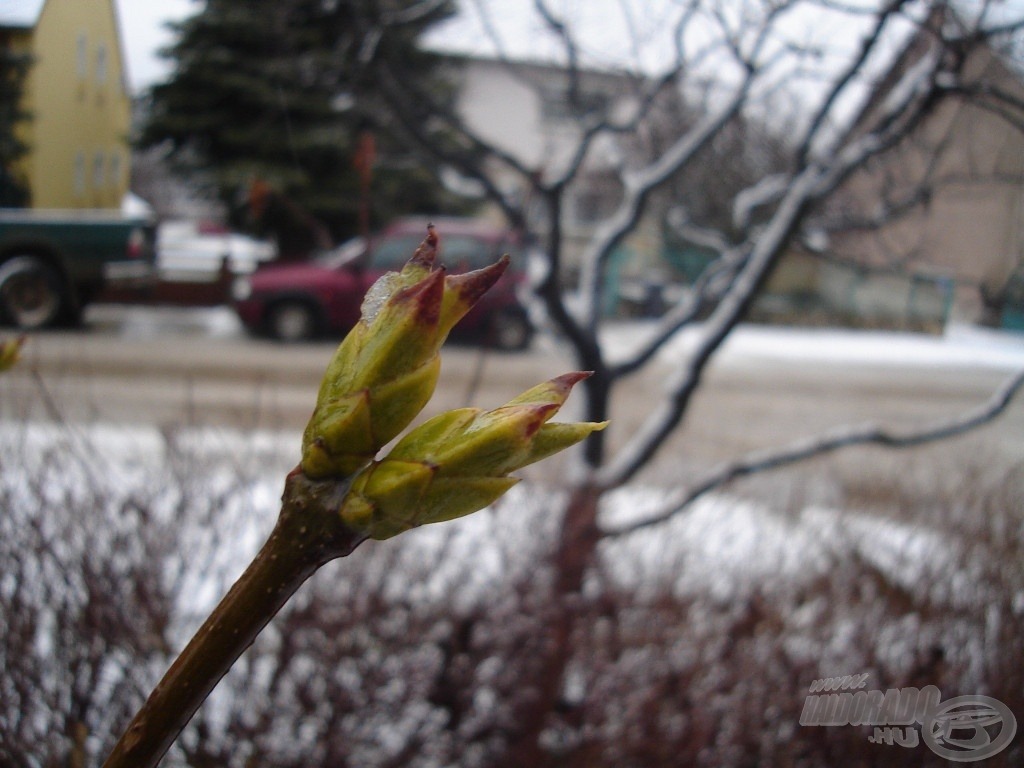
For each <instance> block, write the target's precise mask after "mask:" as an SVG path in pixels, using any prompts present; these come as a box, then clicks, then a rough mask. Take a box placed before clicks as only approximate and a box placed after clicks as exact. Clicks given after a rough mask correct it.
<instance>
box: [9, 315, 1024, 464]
mask: <svg viewBox="0 0 1024 768" xmlns="http://www.w3.org/2000/svg"><path fill="white" fill-rule="evenodd" d="M334 348H335V343H333V342H322V343H311V344H302V345H295V346H286V345H281V344H278V343H275V342H271V341H264V340H256V339H251V338H248V337H246V335H245V334H244V333H243V332H242V331H241V330H240V328H239V327H238V325H237V323H236V322H235V321H234V319H233V317H232V316H231V315H230V313H229V312H227V311H226V310H218V309H215V310H202V311H195V310H191V311H184V310H174V309H154V308H130V307H116V306H98V307H95V308H92V309H90V312H89V314H88V315H87V317H86V326H85V328H83V329H80V330H74V331H53V332H47V333H40V334H36V335H34V336H33V337H32V338H31V339H30V341H29V343H28V344H27V346H26V348H25V352H24V362H23V363H22V364H21V365H19V366H18V367H17V368H16V369H15V370H14V371H13V372H11V373H9V374H7V375H6V376H5V377H4V378H3V380H2V381H0V412H2V413H3V414H4V418H17V419H25V420H46V419H52V418H54V417H58V418H61V419H65V420H69V421H75V422H89V423H95V422H100V423H108V422H111V423H119V424H147V425H156V426H158V427H167V426H172V425H223V426H231V427H238V428H242V429H261V430H281V431H287V432H297V431H300V430H301V429H302V427H303V426H304V424H305V421H306V419H307V418H308V416H309V413H310V410H311V409H312V407H313V403H314V401H315V395H316V390H317V386H318V384H319V381H320V377H321V375H322V373H323V371H324V368H325V366H326V365H327V362H328V361H329V360H330V358H331V355H332V353H333V351H334ZM443 360H444V363H443V372H442V378H441V381H440V383H439V386H438V391H437V394H436V396H435V399H434V401H433V402H432V403H431V405H430V406H429V407H428V411H427V412H426V414H427V415H429V414H430V413H434V412H437V411H438V410H441V409H448V408H454V407H460V406H464V405H477V406H484V407H493V406H494V405H498V404H500V403H502V402H504V401H505V400H507V399H509V398H510V397H512V396H513V395H515V394H517V393H518V392H520V391H522V390H523V389H525V388H527V387H529V386H531V385H532V384H534V383H536V382H539V381H542V380H543V379H545V378H548V377H550V376H553V375H556V374H559V373H562V372H564V371H566V370H570V369H572V368H573V367H574V365H573V362H572V357H571V355H570V354H569V352H568V350H567V349H565V348H563V347H561V346H560V345H559V344H557V343H556V342H554V341H553V340H551V339H549V338H539V339H538V340H537V341H536V343H535V344H534V346H533V348H532V349H531V350H530V351H529V352H526V353H520V354H499V353H485V352H482V351H481V350H478V349H474V348H471V347H458V346H452V347H449V348H447V349H446V350H445V353H444V356H443ZM671 370H672V368H671V365H670V364H669V363H667V362H662V361H659V362H656V363H655V364H654V365H653V366H652V367H651V369H650V370H648V371H647V372H645V373H644V374H642V375H638V376H635V377H632V378H630V379H628V380H626V381H625V382H623V384H622V385H621V386H620V387H619V388H618V391H617V393H616V396H615V400H614V403H613V413H612V416H613V424H612V427H611V429H610V431H609V435H608V439H609V444H610V446H611V447H612V449H613V450H614V449H615V448H617V447H618V446H621V445H622V444H623V443H624V442H625V441H626V440H627V439H628V438H629V436H630V435H631V434H633V433H634V432H635V431H636V430H637V429H638V428H639V427H640V425H641V423H642V421H643V419H644V417H645V416H646V415H647V413H648V411H649V410H650V408H651V406H652V404H654V403H655V402H657V401H658V400H659V399H660V397H661V394H662V391H663V389H664V387H665V381H666V379H667V377H668V376H669V375H670V374H671ZM1007 375H1008V373H1007V371H1000V370H993V369H983V368H964V367H936V366H929V367H922V366H910V365H908V366H905V367H901V366H893V365H891V364H890V365H886V366H884V367H883V366H866V365H862V364H843V363H841V362H832V363H827V364H817V365H809V364H808V363H807V362H806V361H800V360H784V359H772V358H770V357H765V358H758V357H756V356H740V357H735V356H734V357H733V358H730V359H728V360H726V361H725V362H723V363H720V364H715V365H713V366H712V367H711V369H710V370H709V372H708V374H707V376H706V377H705V383H704V386H703V388H702V390H701V392H700V393H699V395H698V396H697V398H696V400H695V402H694V404H693V407H692V409H691V410H690V412H689V413H688V416H687V419H686V421H685V423H684V425H683V426H684V429H682V430H680V432H679V434H678V435H677V436H676V437H675V438H674V439H673V440H672V442H671V443H670V444H669V445H668V446H667V447H666V448H665V449H664V450H663V451H661V452H660V453H659V455H658V457H657V458H656V460H655V461H654V462H653V464H652V466H651V470H650V473H653V474H652V476H656V477H660V478H665V477H675V476H677V474H678V472H679V467H680V466H681V465H686V466H688V467H697V466H703V465H706V464H708V463H712V462H716V461H720V460H723V459H726V458H729V457H732V456H735V455H736V454H737V453H742V452H746V451H749V450H753V449H758V448H763V447H767V446H770V445H776V444H779V443H780V442H784V441H789V440H792V439H795V438H798V437H801V436H805V435H810V434H815V433H817V432H818V431H820V430H823V429H828V428H831V427H834V426H835V425H838V424H844V423H850V422H856V423H861V422H864V421H869V420H870V421H878V422H880V423H884V424H895V425H906V426H911V425H914V424H919V423H923V422H925V421H928V420H932V419H937V418H941V417H943V416H948V415H951V414H953V413H957V412H960V411H964V410H967V409H970V408H972V407H975V406H977V405H979V404H980V403H981V402H983V401H984V400H986V399H987V398H988V397H989V395H990V394H991V393H992V392H993V391H994V390H995V388H996V387H997V386H998V385H999V383H1000V382H1001V381H1003V380H1004V379H1005V378H1006V376H1007ZM574 402H575V403H576V404H579V403H582V398H580V397H577V398H574V400H573V401H570V406H568V407H567V408H566V412H565V413H566V415H567V416H568V417H569V418H574V417H577V416H579V415H580V414H579V413H578V412H576V413H574V412H573V403H574ZM1022 435H1024V402H1018V403H1015V404H1014V405H1013V406H1012V407H1011V409H1010V411H1009V412H1008V413H1007V414H1006V415H1005V416H1004V417H1003V418H1002V419H1001V420H1000V421H999V422H998V423H997V424H996V425H994V426H993V427H989V428H987V429H986V430H985V431H984V432H982V433H979V434H978V436H976V437H974V438H972V439H973V440H974V441H975V442H974V443H971V445H973V446H974V448H973V450H985V451H990V452H992V453H993V455H995V456H999V457H1002V459H1003V460H1006V461H1008V462H1014V461H1017V462H1019V460H1020V458H1021V457H1024V438H1022V437H1021V436H1022ZM963 446H964V444H963V443H960V444H958V446H955V447H954V448H955V450H963Z"/></svg>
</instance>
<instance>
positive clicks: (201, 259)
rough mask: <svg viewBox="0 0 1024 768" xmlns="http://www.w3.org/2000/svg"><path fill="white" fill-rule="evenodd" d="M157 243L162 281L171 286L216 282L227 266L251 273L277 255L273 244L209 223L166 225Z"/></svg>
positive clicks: (234, 272) (237, 272)
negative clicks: (173, 284)
mask: <svg viewBox="0 0 1024 768" xmlns="http://www.w3.org/2000/svg"><path fill="white" fill-rule="evenodd" d="M156 243H157V269H158V270H159V274H160V279H161V280H162V281H164V282H169V283H212V282H216V281H217V280H218V279H219V277H220V274H221V271H222V270H223V269H224V268H225V267H226V268H227V269H228V270H230V272H231V273H232V274H248V273H249V272H253V271H254V270H255V269H256V267H257V266H259V265H260V264H261V263H264V262H269V261H273V259H274V257H275V256H276V255H277V254H276V251H275V249H274V246H273V244H272V243H268V242H265V241H263V240H256V239H255V238H252V237H248V236H246V235H242V234H239V233H237V232H232V231H231V230H230V229H228V228H227V227H225V226H223V225H219V224H213V223H209V222H196V221H165V222H162V223H161V224H160V226H159V228H158V229H157V240H156Z"/></svg>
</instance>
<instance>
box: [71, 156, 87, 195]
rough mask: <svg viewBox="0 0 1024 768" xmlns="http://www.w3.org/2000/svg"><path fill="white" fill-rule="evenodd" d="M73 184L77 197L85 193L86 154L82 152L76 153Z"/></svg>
mask: <svg viewBox="0 0 1024 768" xmlns="http://www.w3.org/2000/svg"><path fill="white" fill-rule="evenodd" d="M72 184H73V186H74V191H75V196H76V197H81V196H82V195H84V194H85V155H84V154H83V153H82V152H78V153H77V154H76V155H75V173H74V179H73V181H72Z"/></svg>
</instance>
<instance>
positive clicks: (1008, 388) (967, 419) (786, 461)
mask: <svg viewBox="0 0 1024 768" xmlns="http://www.w3.org/2000/svg"><path fill="white" fill-rule="evenodd" d="M1022 387H1024V371H1020V372H1018V373H1017V374H1015V375H1014V376H1012V377H1010V378H1009V379H1008V380H1007V381H1006V382H1005V383H1004V384H1003V385H1002V386H1001V387H1000V388H999V389H998V390H997V391H996V392H995V393H994V394H993V395H992V397H991V398H990V399H989V400H988V402H986V403H984V404H983V405H982V406H980V407H978V408H976V409H974V410H971V411H968V412H967V413H964V414H961V415H960V416H956V417H954V418H951V419H943V420H940V421H938V422H936V423H934V424H930V425H928V426H925V427H922V428H920V429H915V430H909V431H903V432H900V431H893V430H889V429H886V428H884V427H879V426H877V425H865V426H857V427H842V428H840V429H838V430H836V431H835V432H832V433H830V434H826V435H821V436H818V437H813V438H808V439H805V440H799V441H797V442H795V443H793V444H791V445H789V446H787V447H784V448H780V449H770V450H767V451H758V452H755V453H752V454H750V455H748V456H745V457H743V458H740V459H737V460H735V461H731V462H727V463H725V464H723V465H721V466H719V467H718V468H717V469H714V470H712V471H711V472H710V473H708V475H707V476H706V477H704V478H703V479H702V480H700V481H698V482H697V483H695V484H694V485H692V486H691V487H689V488H684V489H680V490H679V491H678V492H677V493H675V494H673V496H672V498H671V499H670V500H669V501H668V502H666V503H665V504H664V505H663V506H662V508H661V509H659V510H657V511H655V512H653V513H651V514H648V515H647V516H645V517H644V518H643V519H641V520H636V521H633V522H630V523H626V524H624V525H621V526H618V527H608V528H604V529H603V534H604V536H606V537H615V536H623V535H626V534H630V533H635V532H637V531H640V530H643V529H645V528H650V527H652V526H656V525H660V524H662V523H665V522H667V521H668V520H670V519H671V518H673V517H674V516H675V515H677V514H679V513H680V512H682V511H683V510H684V509H685V508H686V507H688V506H689V505H690V504H692V503H693V502H694V501H696V500H697V499H699V498H700V497H701V496H704V495H705V494H707V493H709V492H711V491H714V490H716V489H718V488H721V487H722V486H724V485H726V484H727V483H729V482H731V481H732V480H735V479H737V478H740V477H745V476H748V475H753V474H758V473H761V472H767V471H769V470H772V469H778V468H780V467H785V466H789V465H791V464H796V463H798V462H802V461H807V460H808V459H812V458H815V457H817V456H822V455H825V454H828V453H832V452H833V451H837V450H839V449H841V448H847V447H850V446H855V445H878V446H882V447H885V448H912V447H915V446H919V445H924V444H926V443H933V442H936V441H939V440H945V439H947V438H951V437H956V436H958V435H962V434H965V433H967V432H970V431H972V430H975V429H978V428H979V427H982V426H984V425H986V424H988V423H989V422H991V421H992V420H993V419H995V418H996V417H997V416H999V415H1000V414H1001V413H1003V411H1005V410H1006V408H1007V407H1008V406H1009V405H1010V403H1011V402H1012V401H1013V399H1014V397H1015V396H1016V395H1017V393H1018V392H1019V391H1020V390H1021V388H1022Z"/></svg>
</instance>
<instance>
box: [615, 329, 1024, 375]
mask: <svg viewBox="0 0 1024 768" xmlns="http://www.w3.org/2000/svg"><path fill="white" fill-rule="evenodd" d="M699 332H700V329H699V327H694V328H692V329H688V330H684V331H683V332H681V333H679V334H677V335H676V336H675V338H674V339H673V340H672V341H671V342H669V344H667V345H666V346H665V348H664V349H663V350H662V351H661V353H660V354H661V356H662V357H663V358H667V359H671V358H674V357H678V356H679V355H680V354H683V353H685V352H686V351H687V350H689V349H691V348H692V347H693V345H694V344H695V343H696V341H697V334H698V333H699ZM653 333H654V325H653V324H652V323H643V322H630V323H616V324H610V325H609V327H608V329H607V330H606V331H605V332H604V334H603V339H604V340H605V342H606V344H607V348H608V349H609V350H610V352H609V354H610V356H611V357H612V358H613V359H622V358H624V357H627V356H628V355H629V354H630V353H631V352H632V351H633V350H634V349H635V348H636V347H637V346H638V345H639V344H641V343H642V342H643V339H644V338H647V337H649V336H650V335H651V334H653ZM765 359H775V360H783V361H806V362H816V363H822V364H829V363H849V364H860V365H872V366H948V367H984V368H991V369H1011V370H1012V369H1018V368H1024V334H1019V333H1011V332H1007V331H998V330H993V329H988V328H979V327H975V326H966V325H954V326H950V327H949V328H947V330H946V332H945V333H944V334H943V335H941V336H931V335H927V334H920V333H903V332H898V331H862V330H848V329H842V328H792V327H781V326H767V325H741V326H739V327H738V328H737V329H736V330H735V331H733V333H732V334H730V336H729V338H728V339H727V340H726V342H725V344H724V345H723V347H722V349H721V350H720V351H719V353H718V356H717V357H716V358H715V360H716V362H718V363H720V364H737V363H743V362H747V361H757V360H765Z"/></svg>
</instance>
